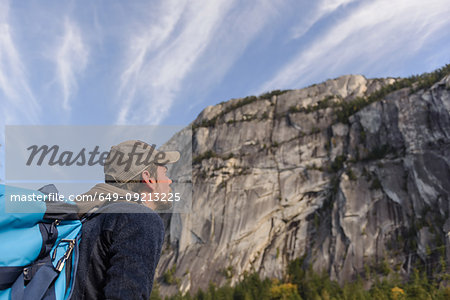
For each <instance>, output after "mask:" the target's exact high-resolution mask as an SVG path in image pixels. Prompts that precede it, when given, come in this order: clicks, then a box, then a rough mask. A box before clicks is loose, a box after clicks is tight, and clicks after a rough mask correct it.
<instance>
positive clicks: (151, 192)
mask: <svg viewBox="0 0 450 300" xmlns="http://www.w3.org/2000/svg"><path fill="white" fill-rule="evenodd" d="M179 158H180V154H179V153H178V152H176V151H173V152H161V151H157V150H156V149H154V147H153V146H150V145H149V144H147V143H144V142H141V141H126V142H123V143H121V144H119V145H117V146H113V147H111V151H110V153H109V155H108V157H107V159H106V162H105V165H104V173H105V183H101V184H97V185H96V186H94V187H93V188H92V189H91V190H90V191H88V192H87V193H85V194H83V200H84V201H82V202H81V203H79V204H78V205H79V209H80V214H81V215H83V216H84V217H86V221H85V222H84V224H83V228H82V239H81V243H80V250H79V251H80V256H79V263H78V270H77V274H76V279H75V280H76V281H75V286H74V292H73V294H72V297H71V299H145V300H147V299H149V297H150V293H151V291H152V286H153V277H154V274H155V269H156V266H157V264H158V261H159V258H160V254H161V247H162V244H163V240H164V226H163V222H162V220H161V218H160V217H159V216H158V214H157V213H156V212H155V210H160V209H167V208H170V206H171V205H170V203H171V202H169V201H155V200H156V199H157V198H160V195H161V194H169V193H170V192H171V190H170V184H171V183H172V181H171V180H170V179H169V178H168V177H167V174H166V171H167V168H166V167H165V165H166V164H170V163H174V162H176V161H178V159H179Z"/></svg>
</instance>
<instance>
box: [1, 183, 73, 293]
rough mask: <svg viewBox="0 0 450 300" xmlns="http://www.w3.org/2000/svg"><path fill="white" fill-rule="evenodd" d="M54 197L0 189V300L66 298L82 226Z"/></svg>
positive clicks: (45, 192)
mask: <svg viewBox="0 0 450 300" xmlns="http://www.w3.org/2000/svg"><path fill="white" fill-rule="evenodd" d="M55 191H56V193H57V190H56V188H55V187H54V186H53V185H47V186H45V187H43V188H41V189H40V190H39V191H35V190H28V189H24V188H18V187H12V186H5V185H0V300H7V299H12V300H16V299H17V300H21V299H27V300H28V299H57V300H60V299H61V300H62V299H69V298H70V296H71V293H72V290H73V288H72V287H73V286H74V282H75V274H76V268H77V262H78V245H79V242H80V240H81V226H82V223H81V221H80V219H79V217H78V215H77V206H76V205H75V204H73V203H70V202H67V201H54V200H52V199H51V195H52V193H53V195H54V193H55Z"/></svg>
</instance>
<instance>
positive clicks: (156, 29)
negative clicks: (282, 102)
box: [0, 0, 450, 157]
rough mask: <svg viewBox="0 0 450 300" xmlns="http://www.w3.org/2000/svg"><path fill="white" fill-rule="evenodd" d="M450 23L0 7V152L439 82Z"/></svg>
mask: <svg viewBox="0 0 450 300" xmlns="http://www.w3.org/2000/svg"><path fill="white" fill-rule="evenodd" d="M449 15H450V5H449V3H448V1H445V0H429V1H424V0H370V1H364V0H362V1H357V0H354V1H353V0H319V1H294V0H285V1H282V0H280V1H273V0H271V1H269V0H267V1H264V0H260V1H247V0H246V1H244V0H242V1H237V0H214V1H211V0H199V1H183V0H175V1H174V0H161V1H112V0H111V1H95V2H94V1H7V0H0V127H1V128H0V131H1V133H0V137H1V138H0V144H4V125H22V124H23V125H25V124H28V125H33V124H36V125H38V124H39V125H46V124H54V125H60V124H71V125H78V124H79V125H95V124H105V125H106V124H134V125H140V124H173V125H187V124H189V123H190V122H191V121H192V120H193V119H195V117H196V116H197V115H198V113H199V112H200V111H201V110H203V109H204V108H205V107H206V106H208V105H214V104H217V103H219V102H221V101H225V100H229V99H231V98H238V97H245V96H248V95H259V94H261V93H263V92H266V91H270V90H274V89H285V88H290V89H296V88H302V87H305V86H308V85H310V84H312V83H318V82H322V81H324V80H326V79H329V78H335V77H337V76H340V75H344V74H363V75H365V76H366V77H386V76H408V75H411V74H417V73H422V72H427V71H432V70H434V69H435V68H438V67H440V66H443V65H445V64H446V63H450V51H449V50H450V30H449V28H450V18H449V17H448V16H449ZM0 149H1V148H0ZM2 157H3V156H2Z"/></svg>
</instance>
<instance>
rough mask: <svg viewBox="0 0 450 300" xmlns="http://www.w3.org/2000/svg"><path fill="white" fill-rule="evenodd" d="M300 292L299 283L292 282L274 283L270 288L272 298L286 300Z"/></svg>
mask: <svg viewBox="0 0 450 300" xmlns="http://www.w3.org/2000/svg"><path fill="white" fill-rule="evenodd" d="M295 294H298V292H297V285H295V284H292V283H283V284H279V285H274V286H272V287H271V288H270V298H271V299H280V300H285V299H289V298H290V296H291V295H295Z"/></svg>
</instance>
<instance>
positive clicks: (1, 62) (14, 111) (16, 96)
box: [0, 1, 40, 131]
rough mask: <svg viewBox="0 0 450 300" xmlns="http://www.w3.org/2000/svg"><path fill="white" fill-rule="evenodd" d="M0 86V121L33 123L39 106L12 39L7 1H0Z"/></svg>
mask: <svg viewBox="0 0 450 300" xmlns="http://www.w3.org/2000/svg"><path fill="white" fill-rule="evenodd" d="M0 90H1V92H2V93H3V97H2V98H3V99H2V101H1V102H2V109H1V111H2V114H3V116H2V121H3V122H1V123H2V124H1V125H5V124H13V123H23V122H29V123H36V122H37V121H38V120H39V112H40V107H39V105H38V103H37V101H36V99H35V97H34V95H33V93H32V91H31V89H30V86H29V84H28V79H27V70H26V68H25V65H24V64H23V63H22V58H21V56H20V53H19V51H18V49H17V46H16V44H15V42H14V38H13V29H12V28H11V25H10V23H9V3H8V2H7V1H0ZM2 131H3V129H2Z"/></svg>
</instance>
